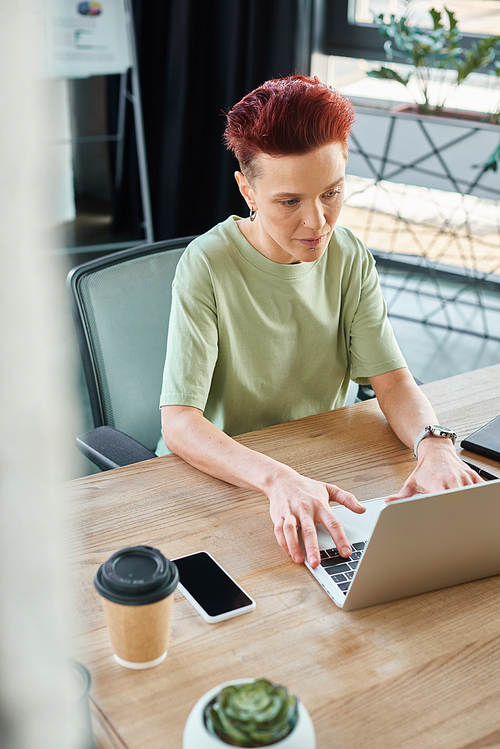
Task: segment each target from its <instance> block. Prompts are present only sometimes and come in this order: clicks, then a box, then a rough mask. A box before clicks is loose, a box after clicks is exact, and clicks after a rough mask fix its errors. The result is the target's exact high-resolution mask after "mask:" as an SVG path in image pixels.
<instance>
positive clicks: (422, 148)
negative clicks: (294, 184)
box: [347, 107, 500, 200]
mask: <svg viewBox="0 0 500 749" xmlns="http://www.w3.org/2000/svg"><path fill="white" fill-rule="evenodd" d="M499 142H500V126H498V125H490V124H487V123H482V122H475V121H473V120H466V119H458V118H457V119H452V118H445V117H435V116H432V115H419V114H411V113H407V112H395V111H389V110H383V109H374V108H371V107H356V122H355V124H354V127H353V128H352V132H351V137H350V142H349V161H348V165H347V173H348V174H352V175H355V176H357V177H367V178H369V179H375V180H376V181H380V180H388V181H390V182H400V183H404V184H408V185H417V186H421V187H430V188H436V189H438V190H446V191H450V192H459V193H461V194H463V195H474V196H476V197H478V198H489V199H493V200H499V199H500V172H498V171H497V172H494V171H491V170H490V171H488V172H485V173H482V174H481V170H482V164H484V162H485V161H486V160H487V159H489V157H490V156H491V154H492V153H493V151H494V150H495V148H496V147H497V146H498V144H499Z"/></svg>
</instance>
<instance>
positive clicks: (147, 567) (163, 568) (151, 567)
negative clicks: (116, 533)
mask: <svg viewBox="0 0 500 749" xmlns="http://www.w3.org/2000/svg"><path fill="white" fill-rule="evenodd" d="M178 582H179V572H178V570H177V567H176V565H175V564H174V563H173V562H171V561H170V560H169V559H167V558H166V557H164V556H163V554H162V553H161V551H159V550H158V549H154V548H153V547H152V546H129V547H127V548H126V549H120V551H117V552H115V553H114V554H113V555H112V556H110V558H109V559H108V560H107V561H106V562H104V564H101V566H100V567H99V569H98V570H97V572H96V575H95V578H94V585H95V588H96V590H97V592H98V593H99V594H100V595H101V596H103V597H104V598H107V599H108V600H109V601H113V602H114V603H122V604H125V605H129V606H144V605H145V604H148V603H155V602H156V601H161V599H162V598H166V597H167V596H169V595H170V594H171V593H172V592H173V591H174V590H175V588H176V587H177V583H178Z"/></svg>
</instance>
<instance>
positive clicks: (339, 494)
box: [267, 466, 366, 567]
mask: <svg viewBox="0 0 500 749" xmlns="http://www.w3.org/2000/svg"><path fill="white" fill-rule="evenodd" d="M267 496H268V498H269V502H270V506H269V512H270V514H271V518H272V521H273V523H274V533H275V536H276V538H277V540H278V543H279V545H280V546H281V548H282V549H283V550H284V551H286V553H287V554H289V555H290V556H291V557H292V559H293V560H294V562H297V563H298V564H300V563H302V562H303V561H304V554H303V551H302V546H301V544H300V541H299V535H298V530H299V528H300V529H301V532H302V538H303V541H304V548H305V552H306V556H307V561H308V562H309V564H310V565H311V567H317V566H318V564H319V563H320V554H319V545H318V537H317V534H316V525H317V524H318V523H321V525H322V526H323V527H324V528H325V530H326V531H327V532H328V533H329V534H330V536H331V537H332V539H333V542H334V544H335V546H336V547H337V549H338V550H339V552H340V554H341V555H342V556H344V557H348V556H349V555H350V554H351V546H350V544H349V542H348V540H347V536H346V535H345V532H344V529H343V528H342V524H341V523H340V520H339V519H338V518H337V517H336V516H335V514H334V513H333V511H332V510H331V508H330V504H329V503H330V502H338V503H339V504H341V505H344V506H345V507H348V508H349V509H350V510H352V511H353V512H356V513H363V512H364V511H365V509H366V508H365V507H364V506H363V505H362V504H360V503H359V502H358V500H357V499H356V497H355V496H354V495H353V494H350V492H346V491H344V490H343V489H340V488H339V487H338V486H335V485H334V484H326V483H323V482H321V481H315V480H314V479H309V478H307V477H306V476H302V475H301V474H299V473H297V472H296V471H294V470H293V469H291V468H288V467H287V466H282V468H280V470H279V471H277V473H276V474H275V476H274V477H273V481H272V482H271V485H270V487H269V489H268V491H267Z"/></svg>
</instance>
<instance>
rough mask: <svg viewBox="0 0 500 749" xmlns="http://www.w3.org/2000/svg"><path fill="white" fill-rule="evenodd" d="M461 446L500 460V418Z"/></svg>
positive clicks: (465, 440)
mask: <svg viewBox="0 0 500 749" xmlns="http://www.w3.org/2000/svg"><path fill="white" fill-rule="evenodd" d="M460 445H461V446H462V447H463V448H464V450H470V451H471V452H473V453H479V455H486V457H487V458H493V460H500V416H496V417H495V418H494V419H492V420H491V421H489V422H488V423H487V424H485V425H484V427H481V428H480V429H478V430H477V431H476V432H473V433H472V434H470V435H469V436H468V437H466V438H465V439H464V440H462V442H461V443H460Z"/></svg>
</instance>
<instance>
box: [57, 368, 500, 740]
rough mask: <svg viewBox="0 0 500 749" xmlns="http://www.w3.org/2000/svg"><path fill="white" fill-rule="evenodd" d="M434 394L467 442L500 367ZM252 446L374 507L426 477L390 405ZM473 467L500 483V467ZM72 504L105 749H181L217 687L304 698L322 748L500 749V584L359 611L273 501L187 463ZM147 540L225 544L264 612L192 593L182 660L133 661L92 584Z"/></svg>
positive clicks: (119, 477)
mask: <svg viewBox="0 0 500 749" xmlns="http://www.w3.org/2000/svg"><path fill="white" fill-rule="evenodd" d="M423 390H424V391H425V392H426V393H427V395H428V396H429V398H430V399H431V401H432V402H433V404H434V406H435V409H436V411H437V414H438V417H439V420H440V423H442V424H446V425H450V426H453V427H454V428H456V430H457V431H458V433H459V438H460V439H462V438H463V437H464V436H466V435H467V434H469V433H470V432H472V431H473V430H475V429H476V428H478V427H479V426H480V425H482V424H483V423H485V422H486V421H488V420H489V419H490V418H492V416H494V415H495V414H498V413H500V365H496V366H494V367H489V368H487V369H484V370H480V371H477V372H472V373H469V374H465V375H460V376H457V377H452V378H450V379H447V380H443V381H441V382H436V383H431V384H429V385H426V386H424V387H423ZM239 439H240V441H241V442H242V443H244V444H245V445H248V446H249V447H252V448H254V449H256V450H260V451H261V452H264V453H267V454H269V455H272V456H273V457H275V458H277V459H278V460H281V461H284V462H286V463H288V464H290V465H291V466H293V467H294V468H296V469H297V470H298V471H301V472H303V473H304V474H306V475H308V476H311V477H313V478H316V479H321V480H324V481H330V482H333V483H337V484H339V485H341V486H343V487H345V488H346V489H349V490H351V491H354V492H355V493H356V495H357V496H358V498H359V499H360V500H363V499H369V498H371V497H375V496H383V495H386V494H388V493H391V492H394V491H396V490H397V489H398V488H399V487H400V486H401V484H402V483H403V481H404V479H405V478H406V477H407V475H408V474H409V473H410V471H411V470H412V469H413V467H414V459H413V456H412V453H411V451H410V450H409V449H408V448H406V447H405V446H403V445H402V444H401V443H400V442H399V441H398V439H397V438H396V437H395V436H394V434H393V432H392V431H391V429H390V428H389V427H388V425H387V424H386V422H385V420H384V418H383V416H382V415H381V413H380V411H379V409H378V406H377V403H376V402H374V401H370V402H365V403H360V404H356V405H354V406H347V407H346V408H343V409H339V410H337V411H332V412H328V413H324V414H319V415H317V416H311V417H309V418H307V419H301V420H299V421H296V422H292V423H290V424H285V425H280V426H276V427H270V428H268V429H264V430H263V431H261V432H254V433H250V434H246V435H243V436H242V437H241V438H239ZM469 459H470V460H471V461H472V462H474V463H476V464H478V465H482V466H483V467H485V468H489V469H490V470H491V472H492V473H497V474H498V475H500V465H499V464H498V463H496V464H495V463H494V461H489V460H486V459H481V458H479V456H473V455H472V454H469ZM68 495H69V501H71V503H72V505H73V508H72V509H73V511H74V514H76V516H77V522H78V530H76V531H75V533H74V538H73V539H72V543H73V547H72V548H73V557H72V560H73V564H74V569H73V572H74V575H75V576H76V578H77V579H78V580H79V588H78V597H79V601H80V604H81V608H80V612H79V626H80V630H81V634H80V635H79V636H78V637H77V652H76V656H77V657H78V658H79V659H80V660H81V661H82V662H83V663H84V664H85V665H86V666H87V667H88V669H89V670H90V672H91V675H92V689H91V695H92V699H93V701H94V703H95V714H96V715H97V718H98V721H97V724H98V728H99V731H98V733H99V736H100V743H101V745H102V746H106V747H107V746H115V747H120V748H121V749H125V748H128V749H144V748H145V747H147V748H148V749H167V748H168V749H180V747H181V742H182V731H183V726H184V723H185V721H186V718H187V716H188V713H189V711H190V709H191V707H192V706H193V704H194V703H195V701H196V700H197V699H198V698H199V697H200V696H201V695H202V694H203V693H204V692H205V691H207V690H208V689H210V688H211V687H213V686H215V685H216V684H219V683H220V682H223V681H226V680H228V679H235V678H239V677H260V676H265V677H267V678H269V679H271V680H272V681H274V682H277V683H282V684H285V685H286V686H287V687H288V688H289V689H291V690H292V691H293V692H295V693H296V694H298V695H299V696H300V697H301V699H302V700H303V702H304V704H305V705H306V707H307V709H308V710H309V712H310V714H311V716H312V719H313V721H314V724H315V728H316V732H317V739H318V749H334V748H335V747H342V748H344V747H358V746H359V747H370V749H378V747H380V748H382V747H383V749H407V748H408V749H410V748H412V749H413V748H414V749H422V748H424V749H427V748H428V747H436V748H437V747H439V748H440V749H480V748H483V747H484V748H486V747H488V749H492V748H493V747H500V577H494V578H488V579H485V580H479V581H476V582H473V583H468V584H465V585H460V586H456V587H453V588H448V589H445V590H441V591H436V592H432V593H427V594H425V595H421V596H416V597H413V598H409V599H405V600H402V601H396V602H393V603H388V604H384V605H380V606H376V607H373V608H370V609H365V610H362V611H355V612H352V613H345V612H342V611H341V610H339V609H338V608H336V606H335V605H334V603H333V602H332V601H331V600H330V599H329V598H328V597H327V596H326V595H325V594H324V592H323V591H322V590H321V588H320V587H319V585H318V584H317V583H316V582H315V581H314V580H313V578H312V577H311V575H310V573H309V572H308V571H307V570H306V569H305V568H304V566H303V565H302V566H298V565H295V564H294V563H293V562H292V561H290V560H289V559H288V557H287V556H285V554H284V552H283V551H282V550H281V549H280V548H279V546H278V544H277V543H276V541H275V538H274V534H273V529H272V523H271V521H270V518H269V514H268V503H267V500H266V498H265V497H263V496H261V495H258V494H254V493H252V492H248V491H243V490H242V489H237V488H235V487H232V486H229V485H227V484H224V483H223V482H220V481H218V480H216V479H213V478H210V477H208V476H205V475H203V474H201V473H200V472H198V471H196V470H195V469H193V468H191V467H190V466H188V465H186V464H185V463H184V462H183V461H182V460H180V459H178V458H177V457H176V456H168V457H165V458H159V459H156V460H152V461H148V462H147V463H141V464H139V465H136V466H130V467H127V468H123V469H118V470H115V471H109V472H107V473H104V474H100V475H97V476H91V477H88V478H84V479H80V480H77V481H74V482H71V483H70V484H69V485H68ZM139 543H142V544H150V545H153V546H156V547H158V548H159V549H161V550H162V552H163V553H164V554H165V555H166V556H167V557H175V556H180V555H182V554H186V553H189V552H193V551H197V550H200V549H207V550H208V551H210V552H211V553H212V554H213V555H214V556H215V557H216V558H217V559H218V560H219V561H220V562H221V563H222V564H223V565H224V566H225V567H226V568H227V569H228V571H229V572H230V573H231V574H232V575H233V576H234V577H235V578H236V579H237V580H238V581H239V582H240V583H241V584H242V585H243V586H244V587H245V588H246V589H247V590H248V592H249V593H250V594H251V595H252V596H253V597H254V598H255V599H256V601H257V609H256V611H255V612H253V613H250V614H246V615H245V616H242V617H238V618H236V619H232V620H229V621H226V622H222V623H220V624H216V625H209V624H206V623H205V622H204V621H203V620H202V619H201V617H200V616H199V615H198V614H197V613H196V612H195V611H194V609H193V608H192V607H191V606H190V604H189V603H187V601H185V600H184V598H183V597H182V596H181V595H180V594H179V593H176V598H175V603H174V614H173V624H172V637H171V643H170V650H169V654H168V656H167V659H166V661H165V662H164V663H163V664H162V665H160V666H158V667H157V668H154V669H151V670H149V671H144V672H134V671H129V670H127V669H124V668H122V667H120V666H119V665H117V663H115V661H114V659H113V658H112V654H111V649H110V645H109V640H108V636H107V630H106V627H105V623H104V617H103V614H102V610H101V606H100V602H99V600H98V598H97V596H96V594H95V593H94V591H93V586H92V581H93V577H94V574H95V571H96V569H97V567H98V565H99V564H101V563H102V562H103V561H104V560H105V559H106V558H107V557H108V556H109V555H110V554H111V553H112V552H114V551H116V550H117V549H119V548H121V547H124V546H128V545H133V544H139ZM422 543H423V548H425V539H423V540H422Z"/></svg>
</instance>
